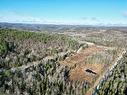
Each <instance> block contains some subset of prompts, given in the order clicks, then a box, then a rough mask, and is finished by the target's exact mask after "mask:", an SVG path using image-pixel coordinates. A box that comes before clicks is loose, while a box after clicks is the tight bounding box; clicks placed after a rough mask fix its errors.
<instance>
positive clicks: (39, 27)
mask: <svg viewBox="0 0 127 95" xmlns="http://www.w3.org/2000/svg"><path fill="white" fill-rule="evenodd" d="M0 28H9V29H18V30H28V31H48V32H64V31H66V32H69V31H71V32H72V31H73V32H78V31H79V32H81V31H83V30H92V31H93V30H95V31H97V30H100V29H107V28H108V29H112V28H113V29H120V30H124V31H127V27H116V26H115V27H113V26H111V27H109V26H108V27H106V26H91V25H53V24H23V23H5V22H1V23H0Z"/></svg>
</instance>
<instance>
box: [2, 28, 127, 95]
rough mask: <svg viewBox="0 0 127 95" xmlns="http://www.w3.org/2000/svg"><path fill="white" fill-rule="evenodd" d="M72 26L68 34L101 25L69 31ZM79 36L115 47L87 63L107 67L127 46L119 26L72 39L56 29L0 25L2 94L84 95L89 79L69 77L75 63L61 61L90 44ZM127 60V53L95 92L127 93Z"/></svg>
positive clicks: (85, 31)
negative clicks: (28, 29) (53, 30)
mask: <svg viewBox="0 0 127 95" xmlns="http://www.w3.org/2000/svg"><path fill="white" fill-rule="evenodd" d="M55 27H58V26H55ZM63 27H65V26H63ZM72 27H73V26H68V27H66V29H67V33H71V32H73V33H77V32H78V33H84V34H85V33H88V32H92V31H93V30H94V31H99V29H98V28H93V30H92V28H88V29H87V28H85V29H86V30H84V28H83V26H82V28H81V27H78V26H77V28H75V29H74V30H73V29H72V30H71V31H70V28H72ZM52 28H53V27H52ZM52 28H51V29H52ZM61 29H62V28H61ZM66 29H65V30H66ZM68 29H69V30H68ZM101 29H103V28H101ZM104 29H105V28H104ZM77 30H81V31H80V32H79V31H77ZM76 31H77V32H76ZM79 39H80V40H82V41H84V40H85V41H90V42H93V43H95V44H97V45H103V46H109V47H115V49H110V50H106V51H102V52H99V53H98V52H97V53H94V54H92V55H91V56H89V57H88V58H87V59H86V61H85V62H84V63H85V64H94V63H102V64H105V66H108V65H110V64H111V63H112V62H113V61H114V60H115V59H116V58H117V57H118V54H119V53H120V52H121V51H122V49H123V48H126V46H127V44H126V43H127V42H126V39H127V34H126V33H125V31H123V32H120V31H118V29H117V31H115V32H114V31H111V29H109V28H108V29H107V31H104V32H102V33H98V34H96V33H95V34H94V33H93V34H92V33H91V34H90V35H87V36H85V37H84V38H83V37H82V38H81V37H79V38H78V37H75V39H73V37H72V36H67V35H64V34H59V33H57V32H56V31H55V32H54V33H51V32H33V31H26V30H17V29H8V28H5V29H3V28H0V95H84V94H85V93H86V92H87V91H88V90H89V88H90V87H91V84H90V83H89V82H87V81H78V80H77V81H73V80H70V79H69V77H70V74H69V73H70V71H71V70H72V69H73V68H75V66H76V65H75V66H65V65H62V64H60V63H59V61H63V60H65V59H67V58H68V57H70V56H72V55H73V54H75V53H76V52H77V50H78V49H79V48H81V47H83V46H87V45H86V44H85V43H79ZM123 43H124V44H123ZM84 44H85V45H84ZM85 48H86V47H85ZM126 59H127V54H125V55H124V57H123V58H122V59H121V60H120V61H119V65H117V66H116V67H115V68H114V69H113V71H112V72H111V74H110V76H108V78H107V79H106V80H105V81H103V83H101V84H100V85H101V87H100V88H99V89H96V88H95V92H94V93H95V95H96V94H97V95H126V93H127V60H126ZM107 93H108V94H107Z"/></svg>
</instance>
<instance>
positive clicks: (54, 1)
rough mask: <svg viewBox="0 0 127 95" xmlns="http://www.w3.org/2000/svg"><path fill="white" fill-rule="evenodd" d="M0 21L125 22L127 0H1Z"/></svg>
mask: <svg viewBox="0 0 127 95" xmlns="http://www.w3.org/2000/svg"><path fill="white" fill-rule="evenodd" d="M0 22H14V23H15V22H17V23H46V24H84V25H102V24H104V25H107V24H121V25H124V24H126V25H127V0H0Z"/></svg>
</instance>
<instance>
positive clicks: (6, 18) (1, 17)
mask: <svg viewBox="0 0 127 95" xmlns="http://www.w3.org/2000/svg"><path fill="white" fill-rule="evenodd" d="M124 15H125V16H127V13H125V14H124ZM0 22H12V23H32V24H68V25H69V24H71V25H108V24H109V23H110V24H112V25H114V24H121V25H122V24H126V25H127V23H126V22H125V20H121V21H120V20H114V21H113V20H110V19H108V20H107V19H102V18H96V17H82V18H79V19H66V20H65V19H63V18H57V19H56V18H44V17H42V18H38V17H32V16H28V15H24V14H20V13H17V12H13V11H11V12H10V11H6V12H1V14H0Z"/></svg>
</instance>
